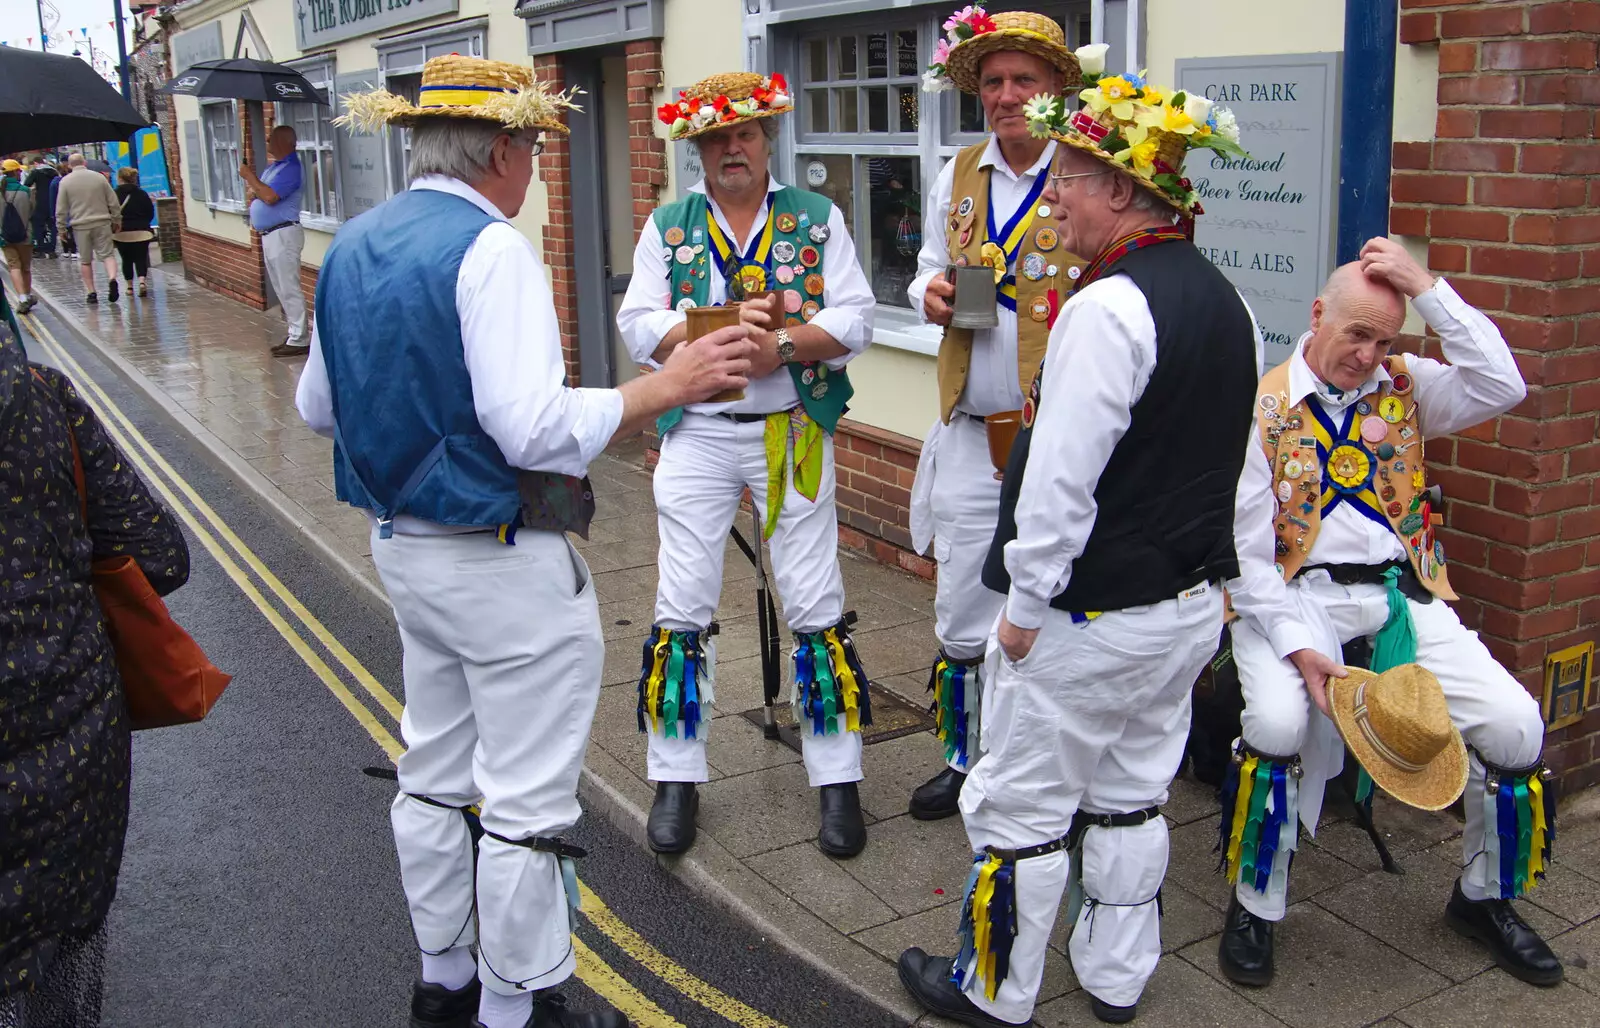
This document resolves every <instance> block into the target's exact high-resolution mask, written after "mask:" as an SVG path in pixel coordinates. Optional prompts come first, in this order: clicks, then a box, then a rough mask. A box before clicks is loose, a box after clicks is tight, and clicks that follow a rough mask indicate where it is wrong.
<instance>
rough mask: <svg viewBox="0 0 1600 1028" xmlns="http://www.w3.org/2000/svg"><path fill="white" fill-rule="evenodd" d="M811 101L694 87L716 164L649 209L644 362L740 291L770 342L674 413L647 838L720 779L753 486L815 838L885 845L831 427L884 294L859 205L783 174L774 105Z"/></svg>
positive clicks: (682, 825) (632, 314) (691, 122)
mask: <svg viewBox="0 0 1600 1028" xmlns="http://www.w3.org/2000/svg"><path fill="white" fill-rule="evenodd" d="M724 98H725V99H724ZM793 107H794V105H793V101H792V100H791V99H790V96H789V91H788V86H787V84H786V83H785V82H784V80H783V77H782V76H781V75H773V76H771V77H770V78H769V77H766V76H762V75H759V74H756V73H753V72H736V73H732V74H725V75H714V76H712V77H711V78H708V79H705V80H703V81H701V82H699V83H696V84H695V85H694V86H692V87H691V88H690V89H688V90H687V91H686V92H685V93H684V94H683V96H682V97H681V98H680V99H679V100H678V101H677V102H676V103H672V104H667V105H665V106H664V107H662V108H661V109H660V110H659V111H658V112H657V113H658V116H659V117H660V119H661V120H662V121H663V122H664V123H666V124H667V125H668V126H669V129H670V134H671V137H672V139H673V140H675V141H676V140H685V141H687V142H688V143H689V145H690V146H692V147H694V148H695V149H696V150H697V152H698V153H699V155H700V160H701V164H702V166H703V167H704V168H705V169H706V173H705V178H704V180H703V181H702V182H700V183H698V184H696V185H695V186H693V187H691V189H690V191H689V195H688V196H686V197H685V198H684V199H682V200H679V201H677V202H675V203H671V204H667V205H665V206H663V207H661V208H659V209H657V210H656V212H655V214H654V215H653V216H652V217H651V219H650V220H649V221H648V222H646V223H645V227H644V231H643V232H642V233H640V236H639V243H638V247H637V248H636V249H635V251H634V258H633V259H634V274H633V279H632V282H631V283H630V285H629V286H628V293H627V296H626V297H625V298H624V300H623V302H622V307H621V309H620V311H619V312H618V314H617V327H618V328H619V329H620V330H621V331H622V336H623V339H624V340H625V341H626V343H627V346H628V349H629V352H630V353H631V354H632V355H633V358H634V360H636V361H638V362H639V363H641V364H652V365H654V364H659V363H660V362H662V361H665V360H666V359H667V358H668V357H669V355H671V354H672V352H673V351H674V349H676V348H677V347H679V346H681V345H682V344H683V343H684V341H685V339H686V338H687V335H688V328H687V322H686V315H685V313H684V312H685V311H686V310H687V309H688V308H691V307H695V306H701V307H703V306H707V305H711V304H717V305H723V304H729V303H732V304H738V305H739V309H740V317H741V318H742V320H743V321H744V323H745V324H747V325H749V326H750V328H751V338H753V339H755V340H756V342H757V343H758V344H759V345H760V347H761V349H760V353H759V355H758V356H757V357H756V359H755V362H754V368H753V370H752V373H751V382H750V389H749V390H748V392H746V393H744V394H742V395H740V396H738V397H736V398H734V399H731V400H727V399H726V398H722V399H723V401H725V402H716V403H706V404H699V405H695V406H693V407H690V408H689V409H687V410H676V409H675V410H673V411H671V412H669V413H668V414H667V415H665V416H664V417H663V418H662V419H661V421H660V422H659V423H658V425H657V430H658V431H659V432H660V434H661V461H660V463H659V464H657V465H656V473H655V500H656V509H657V512H658V518H657V524H658V526H659V530H660V534H661V550H660V558H659V562H658V563H659V566H660V572H661V582H660V586H659V588H658V590H657V592H656V607H655V623H654V625H652V627H651V630H650V636H649V638H648V639H647V640H646V643H645V647H644V667H643V669H642V670H641V671H640V675H639V708H638V710H639V715H638V716H639V729H640V731H642V732H645V733H647V735H648V740H649V741H648V745H649V775H650V780H651V781H653V782H655V783H656V796H655V802H654V803H653V804H652V806H651V808H650V822H649V838H650V846H651V847H652V848H653V849H654V850H655V851H656V852H658V853H681V852H683V851H684V850H687V849H688V848H689V847H690V846H691V845H693V843H694V838H695V813H696V811H697V810H698V809H699V795H698V792H697V785H698V783H703V782H705V781H706V780H707V779H708V777H709V767H708V765H707V763H706V741H707V740H706V737H707V733H708V729H709V728H710V725H711V713H710V711H711V705H712V702H713V699H714V695H713V692H712V682H713V680H714V677H715V667H716V648H715V643H714V641H713V639H712V637H711V635H710V633H709V631H708V629H709V626H710V624H711V618H712V615H713V614H714V613H715V612H716V609H717V601H718V598H719V596H720V594H721V592H722V560H723V554H724V552H725V549H726V546H727V540H728V531H729V529H730V528H731V527H732V525H733V519H734V517H735V516H736V515H737V514H738V512H739V504H740V501H741V498H742V496H743V494H744V491H745V489H746V488H749V490H750V496H751V501H752V502H753V503H754V504H755V508H756V511H757V513H758V514H759V516H760V519H761V521H762V524H763V533H762V534H763V536H764V537H766V538H769V539H770V540H771V546H772V563H773V570H774V573H775V575H776V579H777V586H778V594H779V596H780V597H781V599H782V602H783V608H784V616H785V620H786V621H787V622H788V624H789V627H790V629H791V630H792V631H793V632H794V642H795V650H794V653H795V682H794V692H793V709H794V715H795V721H796V723H797V724H798V725H799V731H800V736H801V752H802V754H803V756H804V758H805V765H806V774H807V777H808V778H809V780H810V782H811V785H812V787H813V788H816V789H818V793H819V801H820V805H821V820H820V827H819V830H818V832H817V842H818V844H819V845H820V846H821V847H822V849H823V851H824V852H825V853H828V854H829V855H831V856H835V857H853V856H855V855H856V854H858V853H860V852H861V850H862V847H864V846H865V845H866V843H867V832H866V826H865V824H864V823H863V820H862V816H861V803H860V797H859V795H858V793H857V786H856V783H857V782H859V781H860V780H861V777H862V775H861V728H862V726H863V725H867V724H870V723H871V721H872V708H871V703H870V698H869V697H868V695H867V676H866V672H865V671H864V669H863V668H862V666H861V662H860V659H859V658H858V657H857V655H856V651H855V646H854V644H853V643H852V642H851V639H850V631H849V627H848V625H847V624H846V622H845V620H844V577H843V575H842V574H841V573H840V570H839V526H838V512H837V510H836V508H835V506H834V490H835V478H834V461H833V432H834V428H835V426H836V425H837V423H838V421H839V417H840V416H841V415H842V414H843V412H844V407H845V404H846V403H847V402H848V401H849V399H850V395H851V391H852V390H851V385H850V377H849V375H848V374H846V372H845V365H846V364H848V363H849V362H850V360H851V359H852V358H854V357H855V356H856V355H857V354H858V353H861V352H862V351H863V350H865V349H866V348H867V345H868V344H869V343H870V342H871V341H872V319H873V312H874V310H875V304H876V301H875V299H874V297H873V294H872V287H871V285H870V284H869V283H868V282H867V277H866V275H865V274H863V273H862V271H861V265H860V263H859V261H858V260H857V259H856V252H855V245H854V244H853V243H852V242H851V240H850V232H849V229H848V227H847V225H846V223H845V218H844V215H843V214H842V213H840V211H839V209H838V208H837V207H835V206H834V205H833V203H832V202H831V201H830V200H828V199H827V198H826V197H824V196H822V195H821V194H820V193H809V192H805V191H803V190H799V189H795V188H793V187H790V186H785V185H783V184H782V183H780V182H779V181H778V180H777V178H776V177H775V176H773V175H772V174H771V172H770V167H769V165H770V162H771V158H772V151H773V143H774V141H775V140H776V139H777V137H778V123H777V121H775V120H774V119H775V117H776V116H777V115H780V114H784V113H787V112H789V111H791V110H793ZM753 542H754V543H755V545H757V546H759V545H761V539H755V540H753Z"/></svg>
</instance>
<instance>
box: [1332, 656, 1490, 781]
mask: <svg viewBox="0 0 1600 1028" xmlns="http://www.w3.org/2000/svg"><path fill="white" fill-rule="evenodd" d="M1346 670H1347V672H1348V674H1349V677H1347V678H1329V679H1328V707H1329V709H1330V710H1331V711H1332V712H1333V723H1334V724H1336V725H1338V726H1339V734H1340V735H1342V736H1344V741H1345V745H1347V746H1349V747H1350V752H1351V753H1354V754H1355V756H1356V759H1357V760H1358V761H1360V762H1361V766H1362V767H1364V768H1366V769H1367V774H1369V775H1371V776H1372V781H1373V782H1374V783H1375V784H1376V785H1378V786H1379V787H1381V788H1382V789H1383V791H1384V792H1387V793H1388V794H1389V795H1391V796H1393V797H1394V798H1395V799H1397V800H1399V801H1400V802H1402V803H1407V804H1410V805H1411V806H1413V807H1418V808H1420V809H1422V810H1442V809H1443V808H1445V807H1448V806H1449V805H1450V804H1452V803H1454V802H1455V800H1456V797H1458V796H1460V795H1461V793H1462V790H1464V789H1465V788H1466V787H1467V747H1466V744H1465V743H1463V742H1462V741H1461V733H1460V731H1458V730H1457V729H1456V726H1455V723H1454V722H1452V721H1451V720H1450V709H1449V707H1447V706H1446V705H1445V700H1444V689H1443V688H1441V687H1440V685H1439V680H1438V679H1437V678H1435V677H1433V675H1432V673H1430V672H1429V671H1428V670H1427V669H1426V668H1424V667H1422V666H1421V665H1419V664H1401V665H1399V666H1397V667H1392V668H1390V669H1389V670H1388V671H1385V672H1384V673H1383V674H1381V675H1375V674H1373V673H1372V672H1371V671H1364V670H1362V669H1361V668H1348V669H1346Z"/></svg>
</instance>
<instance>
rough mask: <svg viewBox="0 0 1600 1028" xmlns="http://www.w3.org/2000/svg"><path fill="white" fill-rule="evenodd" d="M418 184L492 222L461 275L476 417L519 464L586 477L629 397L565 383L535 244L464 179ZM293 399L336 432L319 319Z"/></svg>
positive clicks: (459, 296) (303, 412)
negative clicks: (453, 198)
mask: <svg viewBox="0 0 1600 1028" xmlns="http://www.w3.org/2000/svg"><path fill="white" fill-rule="evenodd" d="M411 188H412V189H433V190H437V191H438V192H441V193H450V194H452V195H454V196H459V197H462V198H463V199H466V200H470V201H471V202H472V203H473V204H475V205H476V206H477V207H478V208H479V209H480V210H482V211H483V212H484V213H485V214H488V215H490V216H491V217H493V218H494V219H495V221H494V223H493V224H491V225H489V226H488V227H486V228H485V229H484V230H483V231H482V232H480V233H479V234H478V238H477V239H475V240H473V242H472V245H471V246H469V247H467V252H466V254H465V255H464V256H463V258H462V260H461V268H460V270H459V272H457V275H456V310H457V311H458V312H459V313H460V316H461V344H462V351H463V355H464V356H465V358H466V364H467V375H468V377H469V378H470V379H471V381H472V406H473V409H474V410H475V411H476V412H477V414H478V424H479V425H480V426H481V427H482V428H483V430H484V432H486V433H488V435H489V438H491V439H493V440H494V441H495V443H496V445H498V446H499V447H500V452H501V453H503V454H504V455H505V458H506V463H507V464H509V465H510V466H512V467H514V468H523V469H526V470H529V471H550V472H555V473H557V474H563V475H574V476H581V475H584V474H587V473H588V468H589V462H590V461H592V460H594V459H595V457H597V456H599V455H600V452H601V451H602V450H604V449H605V447H606V444H607V443H608V442H609V441H610V440H611V437H612V435H614V434H615V433H616V431H617V426H618V424H620V423H621V421H622V394H621V393H619V392H617V391H616V390H615V389H572V388H568V387H567V385H566V384H565V383H566V378H565V375H566V363H565V359H564V357H563V354H562V351H561V331H560V328H559V327H558V326H557V324H556V310H555V304H554V302H553V300H552V297H551V293H550V285H549V282H548V280H547V279H546V278H545V272H544V266H543V265H542V264H541V263H540V261H539V257H538V255H537V254H536V253H535V252H534V249H533V244H532V243H531V242H530V241H529V240H528V237H527V236H525V235H523V234H522V233H521V232H519V231H517V230H516V229H515V228H513V227H512V226H511V223H510V222H509V221H507V220H506V218H505V215H503V214H502V213H501V212H500V210H499V208H497V207H495V206H494V205H493V204H492V203H490V202H489V201H488V200H486V199H485V198H484V196H483V194H482V193H479V192H478V191H477V190H475V189H473V188H472V187H471V186H469V185H467V184H466V183H465V182H461V181H459V180H457V179H453V178H448V177H446V176H443V175H425V176H423V177H422V178H419V179H417V180H416V181H414V182H412V183H411ZM294 400H295V406H296V407H297V408H298V409H299V411H300V416H301V417H302V418H304V419H305V422H306V424H307V425H309V426H311V428H312V430H313V431H315V432H317V433H318V434H320V435H325V436H332V435H333V392H332V389H331V388H330V386H329V384H328V369H327V365H326V364H324V363H323V358H322V346H321V344H320V342H319V340H318V337H317V328H316V325H315V324H314V323H313V325H312V328H311V352H310V354H308V355H307V358H306V366H305V370H304V371H303V372H301V374H300V385H299V387H298V388H297V389H296V391H295V398H294ZM346 416H347V417H348V416H349V415H348V413H347V414H346ZM398 526H399V522H398V521H397V529H398Z"/></svg>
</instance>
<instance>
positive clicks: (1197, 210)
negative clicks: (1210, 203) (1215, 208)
mask: <svg viewBox="0 0 1600 1028" xmlns="http://www.w3.org/2000/svg"><path fill="white" fill-rule="evenodd" d="M1205 212H1206V209H1205V208H1204V207H1202V206H1200V205H1199V204H1195V205H1194V206H1193V207H1191V208H1189V214H1190V216H1191V217H1195V218H1198V217H1200V215H1202V214H1204V213H1205Z"/></svg>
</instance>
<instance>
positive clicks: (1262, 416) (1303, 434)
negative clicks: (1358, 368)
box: [1256, 354, 1457, 600]
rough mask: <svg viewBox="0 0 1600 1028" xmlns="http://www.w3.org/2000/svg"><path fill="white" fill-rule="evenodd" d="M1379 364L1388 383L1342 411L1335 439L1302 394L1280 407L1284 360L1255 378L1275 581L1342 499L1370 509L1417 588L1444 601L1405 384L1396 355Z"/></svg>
mask: <svg viewBox="0 0 1600 1028" xmlns="http://www.w3.org/2000/svg"><path fill="white" fill-rule="evenodd" d="M1383 366H1384V368H1385V369H1386V370H1387V371H1388V372H1389V381H1387V382H1384V383H1382V384H1381V385H1380V386H1379V388H1378V390H1377V392H1374V393H1371V394H1370V395H1368V396H1365V397H1363V398H1362V399H1361V400H1360V401H1359V402H1358V403H1357V404H1356V405H1355V406H1354V407H1353V408H1351V409H1352V410H1353V411H1354V416H1353V417H1352V418H1351V421H1350V424H1349V426H1348V428H1347V429H1346V430H1345V431H1344V432H1342V433H1341V432H1338V431H1337V430H1338V428H1340V427H1341V426H1340V425H1339V423H1338V422H1337V421H1335V420H1334V419H1331V418H1328V419H1327V420H1326V422H1324V421H1320V420H1318V418H1317V416H1316V413H1313V411H1312V409H1311V404H1312V402H1313V401H1312V400H1311V397H1310V396H1307V397H1305V398H1304V399H1302V400H1301V401H1300V402H1299V403H1297V404H1294V405H1293V406H1290V404H1289V363H1288V362H1287V361H1285V362H1284V363H1282V364H1280V365H1278V366H1277V367H1276V368H1273V369H1272V370H1271V371H1269V372H1267V374H1266V376H1265V377H1264V378H1262V380H1261V386H1260V388H1259V391H1258V392H1257V394H1256V395H1257V401H1256V403H1257V406H1258V407H1259V408H1260V409H1259V411H1258V416H1257V418H1256V426H1257V429H1258V430H1259V432H1260V438H1261V445H1262V448H1263V449H1265V450H1266V454H1267V458H1268V459H1269V460H1271V461H1272V488H1273V492H1274V497H1275V499H1276V501H1277V516H1276V518H1274V520H1273V530H1274V534H1275V536H1276V543H1275V545H1276V549H1277V562H1278V567H1279V568H1280V569H1281V570H1282V571H1283V577H1284V580H1285V581H1287V580H1289V579H1292V578H1294V576H1295V573H1296V572H1298V571H1299V570H1300V568H1301V566H1302V565H1304V564H1305V562H1306V557H1307V555H1308V554H1309V553H1310V552H1311V547H1312V546H1313V545H1314V544H1315V543H1316V541H1317V533H1318V532H1319V531H1320V530H1321V527H1322V508H1323V507H1324V506H1325V505H1326V504H1327V503H1329V502H1331V501H1332V500H1333V499H1334V498H1335V497H1342V501H1341V502H1344V503H1348V504H1351V505H1353V506H1356V507H1358V508H1366V509H1367V510H1369V511H1374V512H1376V514H1377V515H1378V517H1381V518H1382V519H1383V521H1385V522H1386V523H1387V524H1388V525H1389V528H1390V529H1391V530H1392V531H1393V532H1394V534H1395V537H1396V538H1398V539H1399V540H1400V543H1401V545H1402V546H1404V547H1405V551H1406V557H1407V558H1408V559H1409V560H1410V561H1411V568H1412V570H1413V571H1415V572H1416V574H1417V580H1418V581H1419V582H1421V583H1422V585H1423V588H1425V589H1427V590H1428V591H1429V592H1430V593H1432V594H1433V595H1435V596H1437V597H1439V598H1440V599H1443V600H1454V599H1456V598H1457V597H1456V594H1455V591H1454V590H1453V589H1451V588H1450V579H1449V577H1448V576H1447V575H1446V573H1445V560H1444V546H1443V544H1442V543H1440V542H1438V541H1437V540H1436V539H1435V538H1434V532H1433V529H1434V526H1436V525H1438V524H1439V523H1440V521H1441V520H1442V519H1441V517H1440V516H1439V515H1438V514H1436V513H1434V511H1433V509H1432V504H1431V503H1430V501H1429V500H1428V497H1427V495H1426V493H1425V490H1426V489H1427V478H1426V474H1425V472H1424V471H1423V466H1422V426H1421V424H1420V423H1419V422H1418V420H1417V402H1416V399H1415V398H1414V397H1413V396H1412V391H1413V388H1414V385H1415V380H1414V379H1413V378H1412V376H1411V374H1410V373H1409V372H1408V371H1407V370H1406V362H1405V358H1404V357H1402V356H1400V355H1399V354H1392V355H1390V356H1388V357H1385V358H1384V360H1383ZM1317 413H1321V411H1320V408H1319V409H1318V412H1317ZM1341 420H1342V416H1341ZM1329 425H1332V426H1333V428H1334V431H1332V432H1330V431H1329ZM1324 455H1325V457H1326V460H1325V461H1324V460H1323V456H1324ZM1374 520H1376V519H1374Z"/></svg>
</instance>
